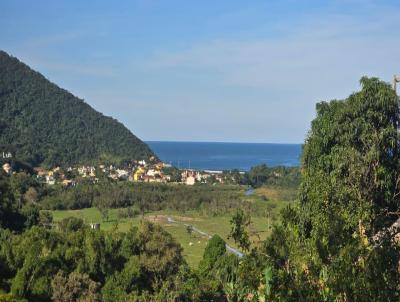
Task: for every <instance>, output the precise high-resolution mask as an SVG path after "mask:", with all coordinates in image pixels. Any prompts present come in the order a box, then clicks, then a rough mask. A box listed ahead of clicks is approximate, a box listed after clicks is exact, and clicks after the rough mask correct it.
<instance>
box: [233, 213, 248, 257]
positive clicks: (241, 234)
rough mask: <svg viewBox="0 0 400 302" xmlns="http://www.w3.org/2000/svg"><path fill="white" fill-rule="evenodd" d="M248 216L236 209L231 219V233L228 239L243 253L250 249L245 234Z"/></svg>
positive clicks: (246, 233) (246, 234)
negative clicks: (231, 239) (233, 241)
mask: <svg viewBox="0 0 400 302" xmlns="http://www.w3.org/2000/svg"><path fill="white" fill-rule="evenodd" d="M250 223H251V221H250V216H249V215H248V214H246V213H244V212H243V210H242V209H238V210H237V211H236V213H235V215H233V217H232V219H231V232H230V234H229V238H233V240H235V242H236V243H237V244H238V245H239V247H240V248H241V249H243V250H244V251H248V250H249V249H250V244H251V242H250V238H249V234H248V232H247V227H248V226H249V225H250Z"/></svg>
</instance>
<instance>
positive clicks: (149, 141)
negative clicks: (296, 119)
mask: <svg viewBox="0 0 400 302" xmlns="http://www.w3.org/2000/svg"><path fill="white" fill-rule="evenodd" d="M143 141H144V142H145V143H215V144H260V145H261V144H269V145H303V144H304V143H270V142H243V141H239V142H233V141H190V140H188V141H185V140H143Z"/></svg>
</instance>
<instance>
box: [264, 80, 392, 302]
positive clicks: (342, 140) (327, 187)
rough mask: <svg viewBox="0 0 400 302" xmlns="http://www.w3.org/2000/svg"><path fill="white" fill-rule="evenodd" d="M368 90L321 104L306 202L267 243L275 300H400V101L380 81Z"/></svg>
mask: <svg viewBox="0 0 400 302" xmlns="http://www.w3.org/2000/svg"><path fill="white" fill-rule="evenodd" d="M361 85H362V89H361V91H360V92H357V93H354V94H352V95H350V96H349V97H348V98H347V99H346V100H343V101H332V102H330V103H326V102H322V103H320V104H318V105H317V117H316V118H315V119H314V120H313V121H312V125H311V131H310V133H309V135H308V138H307V140H306V143H305V146H304V150H303V157H302V184H301V188H300V194H299V203H298V204H297V205H296V206H294V207H289V208H287V209H286V210H285V211H284V212H283V217H282V220H283V226H282V228H281V227H276V228H275V230H274V233H273V235H272V236H271V238H270V239H269V240H268V241H267V242H266V245H265V251H266V252H267V254H268V255H269V256H270V265H272V270H271V271H272V274H273V276H274V277H273V280H274V281H273V282H272V288H271V291H270V298H271V299H273V300H305V299H307V300H308V301H322V300H323V301H398V299H399V298H400V288H399V282H398V280H400V275H399V271H398V263H399V261H400V250H399V245H398V243H395V240H394V234H390V233H389V232H388V231H387V230H388V226H390V225H391V224H392V223H393V222H394V221H395V220H396V219H397V218H398V216H399V208H400V199H399V195H400V194H399V189H400V188H399V183H400V178H399V176H400V175H399V171H400V170H399V158H400V153H399V150H400V149H399V138H398V132H397V126H398V124H399V103H398V98H397V96H396V94H395V92H394V91H393V90H392V89H391V87H390V86H389V85H388V84H386V83H384V82H381V81H379V80H378V79H376V78H362V79H361ZM380 232H382V233H384V234H385V236H383V237H380V240H379V242H377V241H376V240H375V239H374V238H375V237H376V236H375V235H376V234H377V233H380ZM280 236H285V240H282V241H280V240H279V239H278V237H280ZM272 241H273V242H272ZM282 289H284V290H282Z"/></svg>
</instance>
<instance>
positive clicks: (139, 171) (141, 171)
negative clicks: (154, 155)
mask: <svg viewBox="0 0 400 302" xmlns="http://www.w3.org/2000/svg"><path fill="white" fill-rule="evenodd" d="M143 174H144V169H143V168H142V167H139V168H138V169H137V170H136V171H135V173H134V174H133V181H139V180H140V179H141V177H142V175H143Z"/></svg>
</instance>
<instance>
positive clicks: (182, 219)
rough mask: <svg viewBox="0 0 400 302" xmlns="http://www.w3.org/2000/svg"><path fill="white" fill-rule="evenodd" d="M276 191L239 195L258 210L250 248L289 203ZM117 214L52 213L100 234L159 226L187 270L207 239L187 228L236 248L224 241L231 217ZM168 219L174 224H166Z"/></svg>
mask: <svg viewBox="0 0 400 302" xmlns="http://www.w3.org/2000/svg"><path fill="white" fill-rule="evenodd" d="M276 190H277V189H273V188H260V189H257V190H255V193H254V194H253V195H251V196H245V195H244V194H243V197H242V199H243V205H244V207H245V206H246V203H256V205H257V206H258V208H259V209H260V213H259V215H257V216H252V217H251V224H250V226H249V227H248V232H249V234H250V238H251V241H252V242H253V244H254V245H257V244H259V243H260V242H261V241H262V240H264V239H265V238H267V236H268V235H269V232H270V229H271V226H272V225H273V224H274V223H278V222H279V212H280V210H281V209H282V208H283V207H285V206H287V205H288V204H289V201H283V200H279V194H280V193H279V192H276ZM119 211H120V209H110V210H109V213H108V219H107V220H105V221H104V220H103V219H102V215H101V213H100V211H99V210H98V209H97V208H87V209H80V210H56V211H53V212H52V213H53V219H54V221H55V222H58V221H60V220H62V219H64V218H67V217H77V218H81V219H83V220H84V221H85V223H87V224H90V223H100V228H101V229H102V230H104V231H107V230H110V229H112V228H117V229H118V230H119V231H122V232H125V231H127V230H128V229H129V228H130V227H132V226H138V225H139V224H140V222H141V221H142V219H146V220H148V221H151V222H153V223H157V224H160V225H161V226H163V227H164V229H165V230H166V231H168V232H169V233H170V234H171V235H172V236H173V237H174V238H175V240H176V241H177V242H179V243H180V244H181V245H182V248H183V253H184V257H185V259H186V261H187V262H188V264H189V265H190V266H191V267H197V266H198V264H199V262H200V260H201V259H202V256H203V252H204V248H205V247H206V245H207V241H208V238H207V236H203V235H200V234H198V233H196V232H194V231H192V232H188V230H187V225H192V226H194V227H196V228H197V229H199V230H201V231H203V232H205V233H207V234H209V235H211V236H212V235H214V234H218V235H219V236H221V237H222V238H223V239H224V240H225V241H226V242H227V243H228V244H230V245H231V246H233V247H235V248H237V246H236V245H235V242H233V240H231V239H229V238H228V236H229V232H230V229H231V225H230V219H231V216H232V215H218V216H207V215H204V214H203V213H201V212H199V211H196V210H193V211H185V212H181V211H179V212H178V211H171V210H162V211H151V212H147V213H146V214H145V215H144V216H143V217H142V216H141V215H139V216H136V217H133V218H120V217H119V216H120V215H118V213H119ZM168 217H170V218H172V219H173V220H174V221H176V222H171V221H169V220H168Z"/></svg>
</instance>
